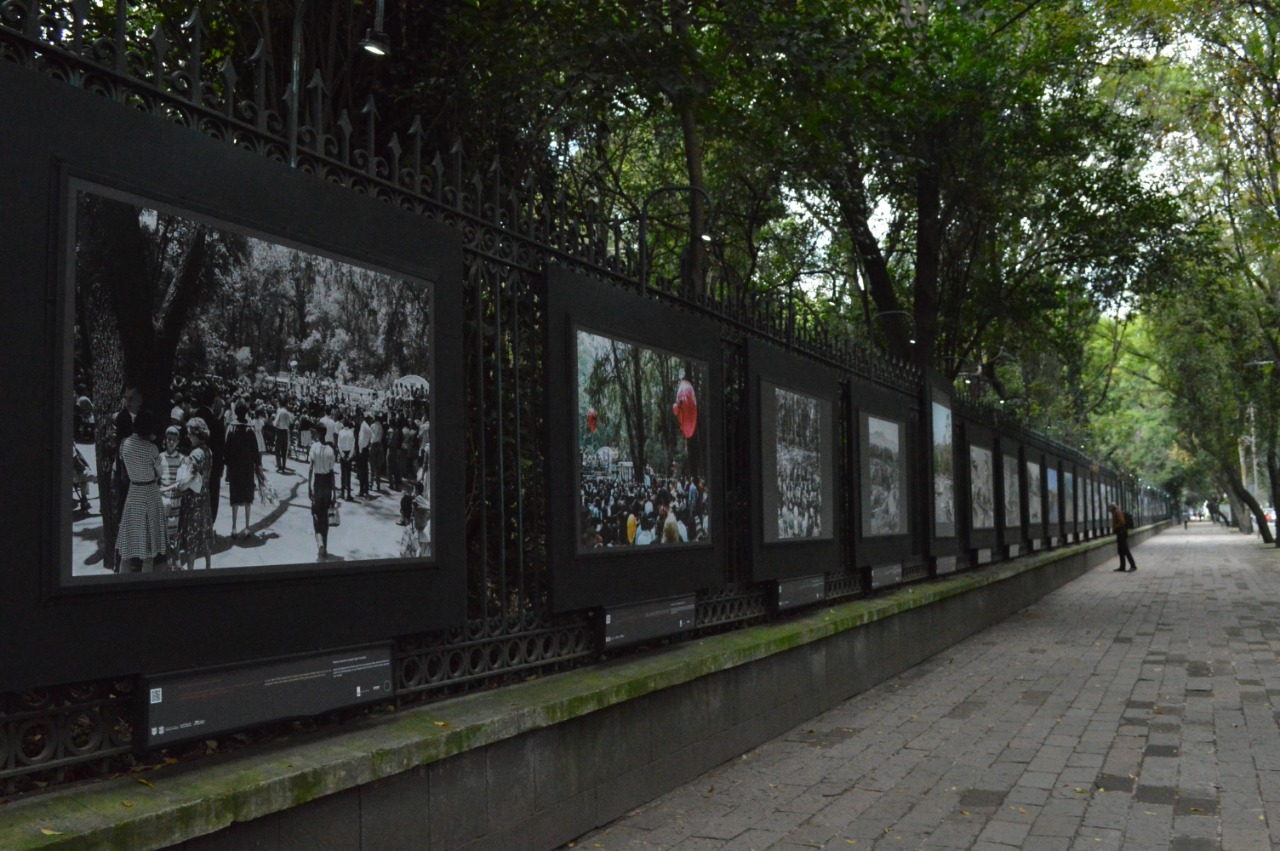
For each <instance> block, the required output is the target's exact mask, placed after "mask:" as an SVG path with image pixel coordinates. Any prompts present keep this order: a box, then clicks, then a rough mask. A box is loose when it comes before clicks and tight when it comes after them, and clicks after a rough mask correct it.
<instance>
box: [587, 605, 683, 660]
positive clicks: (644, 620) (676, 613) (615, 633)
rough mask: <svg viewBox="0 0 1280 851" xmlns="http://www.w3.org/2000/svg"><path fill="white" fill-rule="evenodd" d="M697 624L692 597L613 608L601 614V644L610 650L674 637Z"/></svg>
mask: <svg viewBox="0 0 1280 851" xmlns="http://www.w3.org/2000/svg"><path fill="white" fill-rule="evenodd" d="M697 623H698V598H697V596H696V595H694V594H685V595H682V596H680V597H671V598H668V599H666V600H647V601H645V602H643V603H629V604H627V605H623V606H614V607H611V608H606V609H605V610H604V615H603V617H602V619H601V632H602V635H601V639H600V643H601V645H603V646H604V647H605V648H606V649H609V650H612V649H615V648H618V647H626V646H627V645H629V644H638V643H639V642H642V641H652V640H653V639H656V638H663V637H665V636H668V635H676V634H677V633H681V632H685V631H687V630H690V629H693V628H694V627H695V626H697Z"/></svg>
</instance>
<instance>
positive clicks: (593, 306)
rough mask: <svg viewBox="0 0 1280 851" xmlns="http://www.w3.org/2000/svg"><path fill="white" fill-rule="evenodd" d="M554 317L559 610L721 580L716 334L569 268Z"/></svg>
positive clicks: (555, 285) (550, 452) (553, 471)
mask: <svg viewBox="0 0 1280 851" xmlns="http://www.w3.org/2000/svg"><path fill="white" fill-rule="evenodd" d="M547 308H548V310H547V329H548V330H547V333H548V340H547V362H548V369H549V377H548V382H547V387H548V411H549V418H548V428H547V433H548V435H549V439H550V445H549V446H548V447H547V458H548V464H549V466H548V470H547V476H548V481H549V483H550V489H551V490H550V505H551V520H550V541H549V542H548V547H549V550H550V554H551V563H552V566H553V568H552V569H553V591H552V601H553V606H554V607H555V609H556V610H557V611H564V610H569V609H580V608H587V607H592V606H619V605H624V604H630V603H635V602H639V601H643V600H652V599H663V598H670V597H676V596H678V595H681V594H685V593H688V592H690V591H695V590H697V589H700V588H706V587H709V586H711V585H713V584H716V583H717V582H720V581H722V576H723V568H722V565H723V559H724V556H723V552H724V547H723V543H722V538H723V528H724V523H723V520H722V515H721V514H720V512H721V511H723V505H724V503H723V494H722V490H721V482H723V480H724V479H723V473H722V457H723V445H722V444H723V438H722V436H721V433H720V422H721V418H722V416H723V413H722V411H723V407H722V395H723V394H722V390H721V386H722V369H723V368H722V366H721V355H720V338H719V329H718V326H716V325H715V324H714V323H711V322H709V321H706V320H704V319H702V318H700V317H697V316H694V315H692V314H690V313H687V312H685V311H684V310H681V309H680V308H677V307H675V306H673V305H669V304H663V303H660V302H658V301H656V300H654V299H652V298H650V297H648V296H645V295H641V294H639V293H636V292H634V291H630V290H623V289H621V288H618V287H614V286H609V285H607V284H603V283H599V282H595V281H592V280H589V279H586V278H584V277H581V276H578V275H575V274H573V273H570V272H567V271H565V270H561V269H553V270H551V272H550V273H549V278H548V282H547Z"/></svg>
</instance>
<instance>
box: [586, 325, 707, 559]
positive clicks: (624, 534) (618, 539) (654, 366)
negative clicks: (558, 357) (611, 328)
mask: <svg viewBox="0 0 1280 851" xmlns="http://www.w3.org/2000/svg"><path fill="white" fill-rule="evenodd" d="M576 341H577V399H578V403H577V407H578V411H577V415H578V427H577V439H578V482H579V502H578V523H577V529H578V549H579V551H580V552H586V551H590V550H594V549H600V548H610V547H631V546H649V545H682V544H683V545H690V544H699V543H702V542H705V541H708V540H709V535H710V529H711V523H712V518H713V512H712V508H711V501H712V496H713V495H712V493H711V491H710V489H709V483H708V478H707V459H708V443H707V441H708V437H707V430H706V427H705V423H704V419H705V418H706V416H707V414H708V412H707V411H705V409H700V408H699V399H700V398H704V392H705V390H706V387H707V377H708V367H707V364H706V363H704V362H703V361H700V360H695V359H690V358H684V357H680V356H678V355H673V354H668V353H666V352H661V351H658V350H656V349H652V348H648V347H646V346H641V345H637V344H635V343H630V342H626V341H624V340H620V339H616V338H614V337H608V336H603V335H600V334H594V333H592V332H590V331H585V330H579V331H578V332H577V334H576Z"/></svg>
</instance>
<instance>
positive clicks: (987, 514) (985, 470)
mask: <svg viewBox="0 0 1280 851" xmlns="http://www.w3.org/2000/svg"><path fill="white" fill-rule="evenodd" d="M969 489H970V500H971V505H972V515H971V516H972V521H973V528H974V529H994V528H995V526H996V500H995V496H996V491H995V456H994V455H993V454H992V451H991V450H990V449H988V448H987V447H985V446H978V445H976V444H971V445H970V446H969Z"/></svg>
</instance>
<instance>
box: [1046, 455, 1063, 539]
mask: <svg viewBox="0 0 1280 851" xmlns="http://www.w3.org/2000/svg"><path fill="white" fill-rule="evenodd" d="M1044 478H1045V488H1044V489H1045V501H1046V502H1047V503H1048V508H1047V511H1048V521H1049V534H1050V535H1056V534H1057V533H1058V522H1059V518H1060V510H1059V505H1060V503H1061V501H1062V493H1061V491H1060V490H1059V481H1060V480H1059V477H1058V466H1057V464H1054V463H1052V462H1050V463H1046V464H1045V468H1044Z"/></svg>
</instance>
